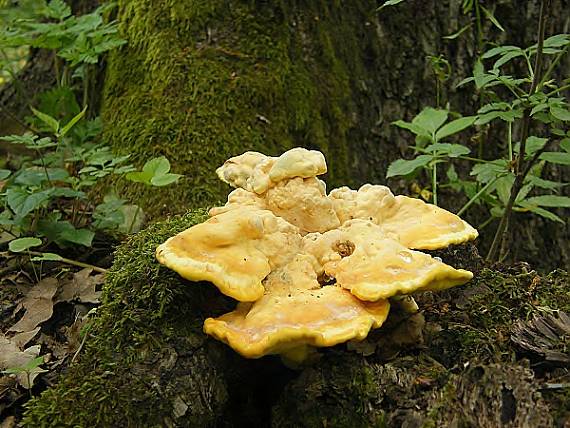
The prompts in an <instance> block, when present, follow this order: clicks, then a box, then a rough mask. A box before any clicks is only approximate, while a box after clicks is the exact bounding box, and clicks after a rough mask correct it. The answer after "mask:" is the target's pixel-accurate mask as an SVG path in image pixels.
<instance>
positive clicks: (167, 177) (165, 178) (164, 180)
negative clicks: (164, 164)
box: [150, 174, 182, 187]
mask: <svg viewBox="0 0 570 428" xmlns="http://www.w3.org/2000/svg"><path fill="white" fill-rule="evenodd" d="M180 177H182V175H180V174H163V175H158V176H156V177H152V179H151V180H150V184H152V185H153V186H159V187H160V186H168V185H169V184H172V183H174V182H176V181H178V179H179V178H180Z"/></svg>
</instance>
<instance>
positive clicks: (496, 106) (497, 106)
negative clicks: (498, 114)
mask: <svg viewBox="0 0 570 428" xmlns="http://www.w3.org/2000/svg"><path fill="white" fill-rule="evenodd" d="M510 107H511V105H510V104H508V103H505V102H497V103H489V104H485V105H484V106H482V107H481V108H480V109H479V110H477V113H478V114H483V113H488V112H490V111H495V110H507V109H509V108H510Z"/></svg>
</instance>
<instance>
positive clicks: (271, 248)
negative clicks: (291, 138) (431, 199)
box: [157, 148, 477, 360]
mask: <svg viewBox="0 0 570 428" xmlns="http://www.w3.org/2000/svg"><path fill="white" fill-rule="evenodd" d="M326 171H327V167H326V163H325V159H324V156H323V155H322V154H321V153H320V152H317V151H312V150H306V149H302V148H295V149H292V150H289V151H288V152H285V153H284V154H282V155H281V156H279V157H269V156H265V155H263V154H261V153H256V152H246V153H244V154H242V155H240V156H236V157H234V158H231V159H229V160H228V161H226V162H225V163H224V165H223V166H221V167H220V168H218V170H217V171H216V172H217V174H218V176H219V177H220V179H222V180H223V181H225V182H227V183H228V184H230V185H232V186H233V187H235V188H236V189H235V190H234V191H233V192H231V193H230V195H229V196H228V202H227V203H226V204H225V205H224V206H223V207H215V208H212V209H211V210H210V216H211V218H210V219H209V220H207V221H206V222H204V223H202V224H199V225H196V226H193V227H191V228H190V229H188V230H186V231H184V232H182V233H180V234H178V235H176V236H174V237H172V238H170V239H168V240H167V241H166V242H165V243H164V244H162V245H160V246H159V247H158V249H157V258H158V260H159V261H160V262H161V263H163V264H165V265H166V266H168V267H169V268H171V269H173V270H175V271H176V272H178V273H179V274H180V275H181V276H183V277H184V278H186V279H189V280H192V281H202V280H205V281H210V282H212V283H213V284H214V285H216V286H217V287H218V288H219V290H220V291H221V292H222V293H224V294H226V295H228V296H230V297H233V298H234V299H236V300H238V301H239V302H240V303H238V305H237V308H236V309H235V310H234V311H232V312H230V313H228V314H225V315H222V316H220V317H218V318H208V319H207V320H206V321H205V323H204V331H205V332H206V333H207V334H209V335H211V336H213V337H215V338H217V339H218V340H221V341H223V342H225V343H227V344H228V345H230V346H231V347H232V348H233V349H235V350H236V351H237V352H239V353H240V354H241V355H243V356H244V357H247V358H259V357H261V356H263V355H267V354H281V355H286V356H288V357H290V358H295V359H297V360H299V359H303V358H304V357H305V356H306V355H307V350H308V349H309V347H326V346H333V345H336V344H339V343H343V342H346V341H349V340H357V341H358V340H363V339H364V338H365V337H366V336H367V335H368V333H369V331H370V330H371V329H374V328H378V327H380V326H381V325H382V324H383V322H384V321H385V319H386V317H387V316H388V311H389V307H390V305H389V303H388V299H389V298H394V299H395V301H396V302H399V303H398V304H399V305H400V306H402V307H404V308H407V309H406V310H409V311H414V310H417V305H416V303H415V302H414V300H413V298H412V297H411V296H410V294H412V293H414V292H420V291H428V290H429V291H436V290H442V289H445V288H449V287H453V286H455V285H460V284H464V283H465V282H467V281H469V280H470V279H471V278H472V276H473V274H472V273H471V272H468V271H466V270H462V269H455V268H453V267H451V266H449V265H446V264H445V263H443V262H441V261H439V260H437V259H434V258H432V257H431V256H429V255H427V254H424V253H422V252H420V251H414V250H422V249H428V250H432V249H438V248H445V247H447V246H448V245H451V244H459V243H462V242H466V241H468V240H472V239H475V238H476V237H477V231H476V230H475V229H474V228H472V227H471V226H470V225H469V224H467V223H466V222H465V221H463V220H461V219H460V218H459V217H457V216H456V215H454V214H452V213H450V212H448V211H446V210H444V209H442V208H439V207H436V206H434V205H431V204H427V203H425V202H423V201H421V200H418V199H413V198H408V197H406V196H394V195H393V194H392V192H391V191H390V189H388V188H387V187H385V186H379V185H371V184H366V185H364V186H362V187H361V188H360V189H359V190H358V191H356V190H351V189H349V188H347V187H341V188H339V189H334V190H332V191H331V192H330V193H329V194H328V195H327V193H326V189H325V185H324V183H323V182H322V181H321V180H319V179H318V178H317V176H318V175H321V174H324V173H325V172H326Z"/></svg>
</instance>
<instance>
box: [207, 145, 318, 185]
mask: <svg viewBox="0 0 570 428" xmlns="http://www.w3.org/2000/svg"><path fill="white" fill-rule="evenodd" d="M325 172H327V164H326V162H325V157H324V156H323V154H322V153H321V152H318V151H316V150H307V149H304V148H301V147H296V148H294V149H291V150H288V151H286V152H285V153H283V154H282V155H281V156H279V157H271V156H265V155H264V154H261V153H257V152H245V153H244V154H242V155H239V156H235V157H233V158H231V159H228V160H227V161H226V162H224V164H223V165H222V166H221V167H219V168H218V169H217V170H216V173H217V175H218V177H219V178H220V179H221V180H222V181H224V182H225V183H228V184H230V185H231V186H233V187H240V188H242V189H245V190H247V191H249V192H254V193H258V194H260V193H264V192H265V191H267V189H269V188H270V187H272V186H274V185H275V183H278V182H279V181H281V180H285V179H287V178H294V177H301V178H309V177H316V176H317V175H320V174H324V173H325Z"/></svg>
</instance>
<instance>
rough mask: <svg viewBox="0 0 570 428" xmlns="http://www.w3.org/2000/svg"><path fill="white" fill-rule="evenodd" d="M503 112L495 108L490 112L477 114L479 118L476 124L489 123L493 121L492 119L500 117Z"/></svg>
mask: <svg viewBox="0 0 570 428" xmlns="http://www.w3.org/2000/svg"><path fill="white" fill-rule="evenodd" d="M501 113H502V112H501V111H498V110H495V111H490V112H488V113H484V114H480V115H479V116H477V120H476V121H475V125H478V126H480V125H486V124H487V123H489V122H491V121H492V120H494V119H496V118H498V117H499V116H500V114H501Z"/></svg>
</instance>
